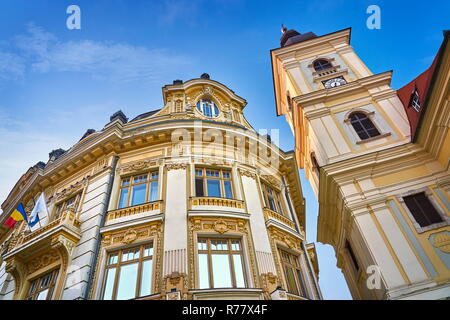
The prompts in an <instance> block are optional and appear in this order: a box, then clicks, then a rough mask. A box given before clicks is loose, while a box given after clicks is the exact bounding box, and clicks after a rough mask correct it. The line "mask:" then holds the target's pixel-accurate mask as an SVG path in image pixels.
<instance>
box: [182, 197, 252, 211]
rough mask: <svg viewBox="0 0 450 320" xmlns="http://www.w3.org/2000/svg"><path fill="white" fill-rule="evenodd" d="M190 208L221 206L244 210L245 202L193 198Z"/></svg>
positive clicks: (190, 200)
mask: <svg viewBox="0 0 450 320" xmlns="http://www.w3.org/2000/svg"><path fill="white" fill-rule="evenodd" d="M189 202H190V208H192V206H220V207H230V208H238V209H243V208H244V201H243V200H236V199H226V198H212V197H192V198H190V199H189Z"/></svg>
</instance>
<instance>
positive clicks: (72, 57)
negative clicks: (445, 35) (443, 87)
mask: <svg viewBox="0 0 450 320" xmlns="http://www.w3.org/2000/svg"><path fill="white" fill-rule="evenodd" d="M71 4H76V5H78V6H80V8H81V30H68V29H67V28H66V19H67V17H68V15H67V14H66V8H67V7H68V6H69V5H71ZM371 4H377V5H379V6H380V8H381V29H380V30H369V29H367V27H366V19H367V17H368V15H367V14H366V8H367V7H368V6H369V5H371ZM449 21H450V3H447V2H445V1H375V0H370V1H362V0H361V1H344V0H332V1H331V0H321V1H283V2H279V1H237V0H209V1H206V0H180V1H168V0H162V1H143V0H133V1H124V0H96V1H92V0H89V1H81V0H71V1H64V0H59V1H54V0H46V1H45V0H34V1H29V0H2V1H1V3H0V137H1V139H0V202H3V200H4V199H5V197H6V196H7V194H8V192H9V190H10V189H11V188H12V186H13V185H14V183H15V182H16V181H17V179H18V178H19V177H20V175H21V174H22V173H24V172H25V171H26V169H27V168H28V167H30V166H32V165H33V164H35V163H36V162H38V161H41V160H42V161H44V162H46V161H47V159H48V153H49V152H50V151H51V150H52V149H56V148H59V147H61V148H64V149H67V148H69V147H70V146H71V145H73V144H74V143H75V142H77V141H78V140H79V139H80V137H81V136H82V135H83V133H84V132H85V131H86V129H88V128H93V129H101V128H102V127H103V125H104V124H106V123H107V122H108V120H109V116H110V115H111V114H112V113H114V112H115V111H117V110H119V109H122V110H123V111H124V112H125V114H126V115H127V116H128V117H130V118H132V117H134V116H136V115H138V114H140V113H143V112H146V111H149V110H153V109H156V108H160V107H161V104H162V96H161V87H162V86H163V85H165V84H169V83H171V82H172V81H173V80H174V79H183V80H188V79H191V78H196V77H199V76H200V74H202V73H203V72H207V73H209V74H210V75H211V78H212V79H214V80H217V81H220V82H222V83H224V84H225V85H227V86H228V87H230V88H231V89H233V90H234V91H235V92H236V93H237V94H239V95H240V96H242V97H244V98H245V99H246V100H247V101H248V106H247V108H246V110H245V114H246V117H247V119H248V120H249V121H250V122H251V123H252V125H253V126H254V127H255V128H257V129H258V128H269V129H270V128H277V129H280V145H281V147H282V148H283V149H285V150H291V149H292V147H293V138H292V134H291V132H290V130H289V127H288V126H287V124H286V123H285V120H284V119H283V118H282V117H279V118H277V117H276V115H275V106H274V97H273V88H272V75H271V66H270V56H269V50H270V49H273V48H276V47H278V46H279V38H280V35H281V34H280V26H281V24H282V23H283V24H285V25H286V26H288V27H289V28H294V29H296V30H297V31H300V32H308V31H313V32H315V33H316V34H317V35H323V34H326V33H330V32H334V31H336V30H340V29H343V28H347V27H352V39H351V44H352V45H353V47H354V48H355V50H356V52H357V54H358V55H359V56H360V57H361V59H362V60H363V61H364V62H365V63H366V64H367V65H368V67H369V68H370V69H371V70H372V71H373V72H374V73H378V72H383V71H386V70H394V77H393V83H392V86H393V87H394V89H398V88H399V87H401V86H402V85H404V84H406V83H407V82H408V81H410V80H411V79H412V78H414V77H415V76H417V75H418V74H419V73H421V72H422V71H423V70H425V69H426V68H427V67H428V66H429V64H430V63H431V61H432V59H433V57H434V55H435V54H436V51H437V49H438V47H439V45H440V43H441V40H442V30H444V29H448V28H449V27H450V26H449V25H448V22H449ZM302 182H303V188H304V194H305V197H306V199H307V232H308V241H315V239H316V217H317V200H316V198H315V197H314V195H313V193H312V192H311V188H310V186H309V183H308V182H307V181H306V180H305V179H303V173H302ZM317 249H318V256H319V262H320V269H321V272H320V284H321V288H322V291H323V294H324V297H325V298H327V299H350V298H351V297H350V294H349V292H348V289H347V286H346V284H345V281H344V279H343V277H342V274H341V273H340V271H339V270H338V269H337V268H336V266H335V265H336V261H335V257H334V252H333V250H332V248H331V247H330V246H324V245H321V244H317Z"/></svg>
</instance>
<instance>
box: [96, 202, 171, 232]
mask: <svg viewBox="0 0 450 320" xmlns="http://www.w3.org/2000/svg"><path fill="white" fill-rule="evenodd" d="M162 213H164V201H163V200H158V201H152V202H147V203H143V204H139V205H136V206H132V207H126V208H121V209H116V210H112V211H109V212H108V213H107V215H106V223H105V225H106V226H108V225H111V224H116V223H120V222H126V221H130V220H135V219H141V218H148V217H152V216H157V215H160V214H162Z"/></svg>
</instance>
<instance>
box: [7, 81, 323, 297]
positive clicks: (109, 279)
mask: <svg viewBox="0 0 450 320" xmlns="http://www.w3.org/2000/svg"><path fill="white" fill-rule="evenodd" d="M162 91H163V99H164V107H163V108H161V109H160V110H156V111H151V112H147V113H144V114H141V115H139V116H138V117H136V118H134V119H132V120H131V121H128V119H127V117H126V116H125V115H124V114H123V113H122V112H121V111H119V112H116V113H115V114H113V115H112V116H111V118H110V122H109V123H107V124H106V125H105V127H104V128H103V129H102V130H100V131H95V130H93V129H89V130H88V131H87V132H86V134H85V135H83V137H82V138H81V140H80V141H79V142H78V143H77V144H75V145H74V146H73V147H72V148H70V149H69V150H67V151H65V150H62V149H58V150H54V151H53V152H51V153H50V159H49V161H48V162H47V163H42V162H40V163H38V164H36V165H35V166H34V167H32V168H30V169H29V170H28V171H27V172H26V173H25V174H24V175H23V176H22V177H21V178H20V180H19V181H18V182H17V183H16V185H15V186H14V188H13V189H12V191H11V192H10V194H9V196H8V198H7V199H6V201H5V202H4V203H3V204H2V209H3V212H4V214H3V215H2V216H1V217H0V225H1V226H2V227H1V229H0V244H1V248H0V250H1V252H0V254H1V256H0V266H1V267H0V300H2V299H41V300H43V299H117V300H119V299H121V300H123V299H148V300H160V299H166V300H180V299H281V300H305V299H321V293H320V289H319V287H318V280H317V279H318V271H319V270H318V263H317V255H316V252H315V248H314V245H313V244H307V243H306V238H305V205H304V198H303V195H302V190H301V185H300V179H299V175H298V167H297V161H296V159H295V154H294V153H293V152H288V153H286V152H283V151H282V150H280V149H279V148H278V147H277V146H276V145H275V144H273V143H272V142H271V140H270V138H269V137H267V136H261V135H259V134H258V133H257V132H256V131H255V130H254V129H253V128H252V127H251V126H250V124H249V123H248V122H247V120H246V119H245V117H244V115H243V109H244V107H245V105H246V101H245V100H244V99H243V98H241V97H239V96H238V95H236V94H235V93H234V92H233V91H232V90H230V89H229V88H227V87H226V86H224V85H223V84H221V83H219V82H217V81H213V80H211V79H210V78H209V76H208V75H207V74H203V75H202V76H201V78H198V79H192V80H189V81H187V82H183V81H181V80H176V81H174V82H173V84H171V85H167V86H164V87H163V90H162ZM41 192H44V194H45V198H46V199H47V206H48V208H49V210H48V211H49V212H48V215H45V216H41V217H40V218H41V221H40V224H39V225H35V226H33V227H32V228H30V227H29V226H28V225H27V224H26V223H25V222H24V221H22V222H21V223H17V224H16V226H15V228H14V229H12V230H10V229H8V228H6V227H5V226H3V221H4V220H5V219H6V218H7V217H8V216H9V214H10V213H11V212H12V210H13V209H14V208H15V207H16V206H17V205H18V203H20V202H22V203H23V204H24V205H25V209H26V211H27V213H28V214H29V213H30V211H31V209H32V208H33V204H34V200H36V199H37V197H39V195H40V193H41Z"/></svg>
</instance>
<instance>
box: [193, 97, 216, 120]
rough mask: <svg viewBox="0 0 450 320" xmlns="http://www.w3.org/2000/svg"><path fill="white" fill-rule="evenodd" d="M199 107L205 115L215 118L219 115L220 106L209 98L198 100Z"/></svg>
mask: <svg viewBox="0 0 450 320" xmlns="http://www.w3.org/2000/svg"><path fill="white" fill-rule="evenodd" d="M197 109H198V111H200V112H201V113H202V114H203V115H204V116H205V117H208V118H213V117H217V116H218V115H219V108H217V106H216V104H215V103H214V102H212V101H211V100H209V99H201V100H199V101H198V102H197Z"/></svg>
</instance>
